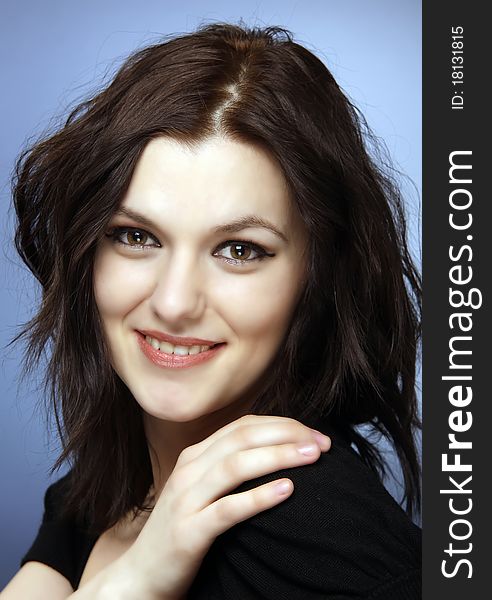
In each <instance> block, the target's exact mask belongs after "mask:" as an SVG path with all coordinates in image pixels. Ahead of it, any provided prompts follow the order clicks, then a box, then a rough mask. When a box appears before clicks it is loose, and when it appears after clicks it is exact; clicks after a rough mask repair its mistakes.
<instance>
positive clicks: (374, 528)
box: [190, 432, 421, 600]
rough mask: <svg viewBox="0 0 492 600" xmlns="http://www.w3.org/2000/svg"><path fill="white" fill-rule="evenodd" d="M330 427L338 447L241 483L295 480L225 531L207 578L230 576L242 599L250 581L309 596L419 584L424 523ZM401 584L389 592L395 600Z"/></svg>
mask: <svg viewBox="0 0 492 600" xmlns="http://www.w3.org/2000/svg"><path fill="white" fill-rule="evenodd" d="M327 433H328V432H327ZM329 433H330V435H332V448H331V449H330V451H329V452H327V453H324V454H322V455H321V457H320V458H319V460H318V461H317V462H316V463H313V464H311V465H304V466H302V467H297V468H292V469H283V470H281V471H277V472H275V473H271V474H269V475H268V476H263V477H259V478H256V479H254V480H252V481H249V482H246V483H244V484H243V485H241V486H239V488H237V490H235V491H244V490H247V489H251V488H253V487H256V486H258V485H260V484H262V483H265V482H267V481H273V480H274V479H278V478H279V477H288V478H289V479H291V480H292V481H293V483H294V492H293V494H292V495H291V496H290V497H289V498H288V499H287V500H285V501H284V502H282V503H280V504H279V505H277V506H275V507H273V508H271V509H270V510H267V511H264V512H262V513H259V514H258V515H255V516H254V517H252V518H251V519H248V520H247V521H245V522H243V523H240V524H238V525H236V526H235V527H233V528H231V529H230V530H229V531H227V532H226V533H224V534H223V535H222V536H219V538H217V540H216V542H215V543H214V545H213V546H212V548H211V552H210V553H209V555H207V557H206V563H204V565H203V567H204V569H203V572H201V573H200V576H201V577H205V579H206V578H207V577H209V576H211V577H215V580H216V581H217V580H220V579H221V578H222V579H223V578H224V577H225V579H226V580H227V581H228V583H227V584H226V585H229V586H236V587H237V589H236V590H235V593H236V594H237V595H238V597H241V598H242V597H245V598H247V597H248V596H247V595H245V594H247V592H246V591H245V589H246V588H245V587H244V586H246V585H247V587H248V588H249V589H250V591H252V590H254V593H253V592H252V593H251V597H252V598H253V597H255V598H270V597H271V598H283V597H285V598H297V597H299V598H301V597H302V598H303V599H304V600H307V599H308V598H324V597H325V596H327V595H329V594H332V595H336V596H337V597H346V596H347V597H352V596H357V597H362V598H364V597H369V594H370V593H375V592H376V590H378V589H379V588H380V587H381V586H382V587H383V588H384V587H388V586H391V585H395V586H397V587H398V586H401V585H403V586H405V585H409V584H408V582H406V583H405V581H406V579H408V576H409V575H408V574H409V573H410V576H411V577H413V583H411V585H413V586H414V587H415V586H416V585H417V584H416V583H415V582H416V581H417V580H419V579H420V572H419V569H420V566H421V531H420V528H419V527H417V526H416V525H415V524H414V523H412V521H411V520H410V519H409V518H408V516H407V515H406V513H405V512H404V511H403V509H402V508H401V507H400V506H399V505H398V504H397V503H396V501H395V500H394V499H393V498H392V497H391V495H390V494H389V493H388V492H387V491H386V489H385V488H384V486H383V485H382V484H381V483H380V482H379V480H378V478H377V476H376V475H375V474H374V473H373V472H372V471H371V470H370V469H369V468H368V467H366V466H365V465H364V463H363V462H362V460H361V459H360V457H359V456H358V454H357V453H356V452H355V451H354V450H353V449H352V448H351V447H350V445H349V444H348V443H347V442H346V441H345V440H344V439H343V438H341V437H339V436H338V435H336V434H335V433H334V432H329ZM214 571H215V574H214V575H211V573H213V572H214ZM404 580H405V581H404ZM202 584H203V582H202V583H199V582H197V586H198V585H202ZM203 585H205V586H206V585H211V584H210V582H209V583H208V584H203ZM397 587H396V588H395V589H394V590H393V591H391V590H390V592H389V593H390V596H391V597H392V598H394V599H395V600H397V599H398V598H399V597H400V596H399V594H398V589H397ZM268 590H270V591H268ZM416 593H417V592H416ZM241 594H243V595H241ZM255 594H256V595H255ZM310 594H311V595H310ZM196 597H197V598H199V597H200V596H196ZM219 597H220V596H219ZM225 597H229V596H225ZM231 597H232V595H231ZM374 597H375V598H377V597H378V596H377V595H375V596H374ZM405 597H408V598H414V597H415V598H418V597H419V596H418V593H417V595H415V596H412V595H410V596H405ZM191 598H194V596H190V599H191Z"/></svg>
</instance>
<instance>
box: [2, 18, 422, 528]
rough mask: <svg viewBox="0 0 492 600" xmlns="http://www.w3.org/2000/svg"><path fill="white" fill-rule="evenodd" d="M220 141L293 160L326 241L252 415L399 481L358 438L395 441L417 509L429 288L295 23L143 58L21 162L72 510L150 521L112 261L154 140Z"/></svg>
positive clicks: (388, 181)
mask: <svg viewBox="0 0 492 600" xmlns="http://www.w3.org/2000/svg"><path fill="white" fill-rule="evenodd" d="M217 134H219V135H224V136H226V137H228V138H230V139H233V140H238V141H242V142H246V143H249V144H254V145H256V146H258V147H261V148H263V149H264V150H265V151H267V152H268V153H269V154H270V155H271V156H273V157H274V158H275V159H276V161H277V163H278V165H279V167H280V168H281V170H282V171H283V174H284V176H285V179H286V181H287V184H288V186H289V190H290V192H291V196H292V199H293V202H294V203H295V206H296V208H297V210H298V212H299V214H300V216H301V218H302V220H303V221H304V223H305V225H306V227H307V229H308V232H309V239H310V247H309V265H308V283H307V285H306V287H305V289H304V291H303V295H302V297H301V299H300V301H299V304H298V306H297V308H296V311H295V314H294V317H293V320H292V323H291V327H290V329H289V331H288V332H287V334H286V338H285V343H284V344H283V345H282V346H281V348H280V349H279V352H278V354H277V356H276V357H275V360H274V363H273V366H272V368H271V369H270V370H269V373H268V377H267V378H266V380H265V381H264V382H263V383H264V385H263V387H262V388H261V391H260V392H259V393H258V396H257V398H256V401H255V404H254V407H253V409H252V411H251V412H253V413H256V414H275V415H282V416H290V417H293V418H296V419H299V420H309V419H319V418H322V419H326V420H327V421H329V422H331V423H333V424H334V425H336V427H338V428H339V429H340V430H341V431H343V432H344V433H345V435H347V436H348V437H349V439H350V441H351V442H352V443H353V444H354V445H355V447H356V448H357V450H358V452H359V454H360V455H361V457H362V459H363V460H364V462H365V463H366V464H367V465H368V466H369V467H370V468H371V469H373V470H374V471H375V472H376V473H377V474H378V476H380V477H383V476H384V474H385V469H386V465H385V461H384V459H383V457H382V454H381V452H380V450H379V449H378V448H377V446H376V444H374V443H373V442H371V441H370V437H368V436H367V435H366V436H364V435H362V434H361V432H360V428H359V427H358V426H359V425H361V424H367V425H368V426H369V427H370V428H372V430H373V431H375V432H380V434H382V435H383V436H385V437H386V438H387V439H388V440H389V441H390V442H391V443H392V444H393V446H394V448H395V451H396V453H397V455H398V458H399V462H400V464H401V468H402V473H403V479H404V498H403V500H404V501H405V505H406V506H405V508H406V510H407V512H408V513H409V515H412V514H415V511H416V510H419V509H420V466H419V460H418V456H417V452H416V445H415V440H414V429H415V428H420V426H421V424H420V420H419V417H418V411H417V402H416V392H415V369H416V358H417V354H418V351H419V341H420V335H421V331H420V316H421V279H420V276H419V273H418V272H417V270H416V267H415V265H414V264H413V262H412V258H411V256H410V254H409V250H408V246H407V241H406V223H405V214H404V209H403V204H402V200H401V197H400V193H399V190H398V187H397V186H396V185H395V184H394V183H393V178H392V177H390V176H389V175H388V170H387V169H386V168H384V169H383V167H382V166H381V161H380V160H379V158H378V159H377V160H376V155H375V154H374V152H372V151H371V152H369V151H368V148H369V147H371V148H374V147H375V146H374V143H373V142H374V137H373V136H371V133H370V131H369V129H368V127H367V124H366V122H365V120H364V119H363V117H362V116H361V115H360V113H359V112H358V110H357V109H356V108H355V107H354V105H353V104H352V103H351V102H350V101H349V99H348V98H347V97H346V96H345V95H344V93H343V92H342V91H341V89H340V87H339V86H338V85H337V83H336V81H335V80H334V78H333V76H332V75H331V73H330V72H329V70H328V69H327V67H326V66H325V65H324V64H323V62H322V61H321V60H320V59H319V58H317V57H316V56H315V55H314V54H313V53H312V52H310V51H309V50H307V49H306V48H305V47H303V46H301V45H299V44H298V43H296V42H295V41H293V36H292V34H291V33H290V32H289V31H286V30H285V29H282V28H279V27H266V28H257V27H253V28H247V27H244V26H242V25H232V24H225V23H215V24H209V25H205V26H202V27H200V28H199V29H198V30H197V31H196V32H193V33H191V34H182V35H177V36H173V37H170V38H164V40H163V41H162V40H161V42H160V43H157V44H155V45H151V46H148V47H146V48H144V49H141V50H138V51H136V52H135V53H133V54H132V55H131V56H130V57H129V58H128V59H127V60H126V62H124V64H123V66H122V67H121V68H120V69H119V71H118V72H117V74H116V75H115V77H114V79H113V80H112V81H111V82H110V83H109V85H107V86H106V87H105V88H104V89H103V90H102V91H100V92H98V93H96V94H94V95H93V97H91V98H90V99H88V100H87V101H85V102H83V103H82V104H80V105H78V106H77V107H76V108H75V109H74V110H73V111H72V112H71V113H70V114H69V116H68V118H67V119H66V122H65V123H64V124H63V126H62V127H60V128H59V130H58V131H57V132H56V133H54V134H50V135H49V136H48V137H46V136H45V138H44V139H41V140H40V141H38V142H37V143H35V144H34V145H32V146H31V147H29V148H27V149H25V150H24V151H23V152H22V154H21V155H20V156H19V158H18V160H17V163H16V169H15V173H14V177H13V202H14V207H15V211H16V216H17V227H16V233H15V245H16V249H17V251H18V253H19V255H20V256H21V258H22V260H23V261H24V263H25V264H26V265H27V266H28V267H29V269H30V270H31V271H32V273H33V274H34V275H35V277H36V278H37V280H38V281H39V283H40V284H41V287H42V302H41V304H40V307H39V311H38V312H37V314H36V315H35V316H34V317H33V318H32V319H31V320H30V321H29V322H28V323H26V324H24V325H23V326H22V330H21V332H20V333H19V334H18V335H17V336H16V337H15V338H14V339H13V340H12V342H11V343H13V342H16V341H18V340H19V339H26V340H27V346H26V351H25V353H24V362H23V365H24V369H23V374H27V373H30V372H32V371H33V369H34V368H35V367H36V366H37V364H38V363H39V360H40V358H41V356H42V354H43V352H44V351H45V349H46V347H47V346H50V350H51V351H50V353H49V363H48V367H47V369H46V375H45V379H44V385H45V390H46V391H47V392H48V393H47V396H46V397H47V401H48V409H51V410H53V411H54V414H55V417H56V424H57V429H58V433H59V436H60V440H61V444H62V446H61V452H60V455H59V457H58V459H57V460H56V462H55V464H54V466H53V468H52V470H51V473H53V472H54V470H55V469H57V468H59V467H60V466H61V465H62V464H63V463H64V462H65V461H68V462H69V463H70V464H71V467H72V476H73V477H72V485H71V489H70V493H69V495H68V496H67V499H66V503H65V506H64V507H63V508H64V511H65V513H66V514H67V515H68V514H70V513H72V514H74V515H79V516H80V515H81V514H84V515H85V519H86V521H85V523H86V524H88V525H89V527H90V529H92V530H94V531H103V530H104V529H106V528H107V527H110V526H112V525H114V524H115V523H116V522H117V521H119V520H120V519H121V518H122V517H123V516H124V515H125V514H127V513H128V511H130V510H134V511H135V513H136V511H137V510H147V509H148V506H147V505H146V503H145V502H146V496H147V493H148V491H149V488H150V485H151V483H152V469H151V463H150V456H149V449H148V446H147V443H146V438H145V435H144V431H143V424H142V415H141V409H140V407H139V405H138V404H137V402H136V401H135V399H134V398H133V396H132V394H131V393H130V391H129V390H128V388H127V387H126V386H125V385H124V384H123V382H122V381H121V380H120V378H119V377H118V376H117V374H116V373H115V372H114V370H113V369H112V367H111V364H110V354H109V350H108V346H107V344H106V341H105V339H104V337H103V333H102V332H103V329H102V326H101V321H100V317H99V314H98V310H97V306H96V303H95V298H94V292H93V264H94V255H95V250H96V246H97V243H98V241H99V240H100V239H101V237H102V236H103V234H104V231H105V228H106V227H107V224H108V221H109V220H110V218H111V216H112V215H113V213H114V212H115V211H116V210H117V208H118V206H119V203H120V202H121V200H122V198H123V196H124V194H125V191H126V189H127V187H128V185H129V182H130V178H131V177H132V172H133V170H134V168H135V165H136V163H137V160H138V159H139V157H140V155H141V153H142V151H143V149H144V147H145V146H146V144H147V143H148V142H149V141H150V140H151V139H153V138H155V137H157V136H170V137H171V138H174V139H176V140H178V141H181V142H183V143H185V144H189V145H190V146H193V145H194V144H197V143H199V142H200V141H202V140H203V139H205V138H207V137H208V136H212V135H217ZM369 144H370V146H369Z"/></svg>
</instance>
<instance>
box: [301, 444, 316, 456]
mask: <svg viewBox="0 0 492 600" xmlns="http://www.w3.org/2000/svg"><path fill="white" fill-rule="evenodd" d="M317 450H318V446H316V445H315V444H303V445H302V446H297V451H298V452H300V453H301V454H303V455H304V456H313V455H314V454H316V451H317Z"/></svg>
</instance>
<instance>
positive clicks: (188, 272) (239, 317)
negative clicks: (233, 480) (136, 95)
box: [94, 137, 306, 422]
mask: <svg viewBox="0 0 492 600" xmlns="http://www.w3.org/2000/svg"><path fill="white" fill-rule="evenodd" d="M305 247H306V234H305V231H304V228H303V225H302V223H301V221H300V218H299V217H298V216H297V215H296V214H295V213H294V210H293V209H291V207H290V202H289V198H288V192H287V187H286V184H285V180H284V178H283V175H282V173H281V171H280V169H279V167H278V166H277V165H276V163H275V162H274V161H273V160H272V159H271V158H269V156H268V155H267V154H266V153H264V152H263V151H261V150H259V149H258V148H256V147H253V146H250V145H246V144H243V143H239V142H235V141H231V140H228V139H224V138H219V137H216V138H211V139H209V140H207V141H206V142H203V143H201V144H200V145H199V146H198V148H197V149H194V150H190V149H189V148H187V147H186V146H184V145H182V144H179V143H178V142H176V141H174V140H171V139H168V138H164V137H161V138H158V139H154V140H152V141H151V142H149V144H148V145H147V146H146V148H145V150H144V152H143V154H142V156H141V157H140V159H139V161H138V163H137V166H136V169H135V171H134V174H133V177H132V179H131V182H130V186H129V189H128V191H127V193H126V195H125V197H124V198H123V201H122V203H121V205H120V208H119V211H118V212H117V213H116V214H115V215H114V216H113V218H112V219H111V221H110V223H109V225H108V227H107V229H106V235H105V237H104V238H103V240H102V241H101V242H100V244H99V246H98V249H97V253H96V259H95V266H94V289H95V296H96V302H97V306H98V309H99V313H100V316H101V319H102V322H103V327H104V332H105V336H106V338H107V340H108V343H109V347H110V351H111V356H112V365H113V367H114V369H115V371H116V372H117V373H118V375H119V376H120V378H121V379H122V380H123V381H124V382H125V384H126V385H127V387H128V388H129V389H130V391H131V392H132V394H133V396H134V397H135V399H136V401H137V402H138V403H139V404H140V405H141V407H142V408H143V410H144V411H145V412H146V413H147V414H148V415H151V416H153V417H156V418H159V419H165V420H169V421H181V422H184V421H191V420H193V419H196V418H199V417H203V416H204V415H208V414H210V413H212V412H215V411H217V410H220V409H224V410H227V411H230V410H231V409H232V411H233V412H234V407H235V406H237V407H239V406H240V405H241V404H243V403H244V401H245V400H246V399H248V400H253V399H252V398H248V396H249V394H248V391H249V392H251V389H252V386H254V384H255V382H257V381H258V380H259V378H260V377H261V375H262V374H264V373H265V371H266V369H267V367H268V365H269V364H270V363H271V361H272V359H273V357H274V355H275V353H276V352H277V350H278V348H279V346H280V344H281V342H282V339H283V337H284V334H285V333H286V330H287V327H288V325H289V322H290V319H291V317H292V313H293V310H294V308H295V306H296V303H297V300H298V299H299V295H300V292H301V291H302V286H303V278H304V273H305V255H304V249H305ZM142 332H146V334H147V337H145V335H143V334H142ZM176 338H195V339H176ZM166 340H167V342H166ZM171 342H172V343H171ZM212 344H219V345H218V346H215V347H212V348H211V349H209V350H207V349H206V348H205V347H206V346H211V345H212ZM176 346H177V347H176Z"/></svg>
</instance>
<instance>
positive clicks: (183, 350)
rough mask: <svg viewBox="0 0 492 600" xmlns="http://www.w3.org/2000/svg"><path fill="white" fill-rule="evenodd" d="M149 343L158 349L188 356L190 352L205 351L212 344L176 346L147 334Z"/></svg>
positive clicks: (167, 352)
mask: <svg viewBox="0 0 492 600" xmlns="http://www.w3.org/2000/svg"><path fill="white" fill-rule="evenodd" d="M145 339H146V340H147V343H148V344H150V345H151V346H152V348H155V349H156V350H160V351H161V352H164V353H166V354H176V355H177V356H186V355H188V354H199V353H200V352H205V350H208V349H209V348H210V346H174V345H173V344H170V343H169V342H160V341H159V340H156V339H155V338H152V337H150V336H149V335H146V336H145Z"/></svg>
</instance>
